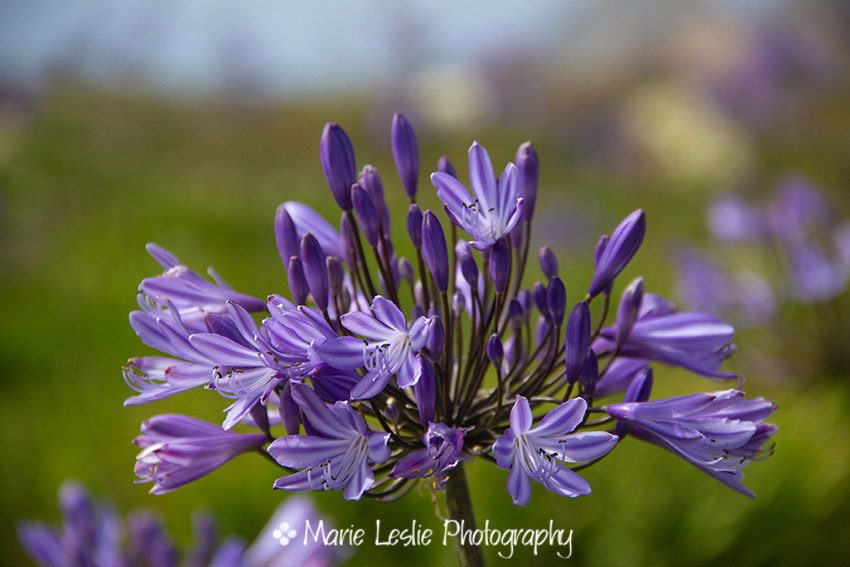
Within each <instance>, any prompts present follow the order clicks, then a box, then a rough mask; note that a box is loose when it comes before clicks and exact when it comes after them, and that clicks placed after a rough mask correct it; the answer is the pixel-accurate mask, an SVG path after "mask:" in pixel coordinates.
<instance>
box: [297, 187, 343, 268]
mask: <svg viewBox="0 0 850 567" xmlns="http://www.w3.org/2000/svg"><path fill="white" fill-rule="evenodd" d="M350 190H351V187H350V186H349V191H350ZM281 207H283V209H285V210H286V212H287V214H288V215H289V217H290V218H291V219H292V223H293V224H294V225H295V235H296V237H297V238H298V240H297V243H296V252H295V254H293V255H294V256H300V252H301V239H302V238H304V235H305V234H307V233H308V232H309V233H310V234H312V235H313V236H314V237H315V238H316V240H318V241H319V244H320V245H321V246H322V250H324V252H325V255H326V256H336V257H337V258H345V256H344V255H343V253H342V250H341V246H340V233H339V231H338V230H337V229H335V228H334V227H333V226H332V225H331V223H329V222H328V221H326V220H325V218H324V217H323V216H322V215H320V214H319V213H317V212H316V211H314V210H313V209H311V208H310V207H308V206H307V205H305V204H304V203H299V202H298V201H286V202H285V203H283V204H282V205H281ZM287 260H288V259H287Z"/></svg>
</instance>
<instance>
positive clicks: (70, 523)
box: [18, 481, 348, 567]
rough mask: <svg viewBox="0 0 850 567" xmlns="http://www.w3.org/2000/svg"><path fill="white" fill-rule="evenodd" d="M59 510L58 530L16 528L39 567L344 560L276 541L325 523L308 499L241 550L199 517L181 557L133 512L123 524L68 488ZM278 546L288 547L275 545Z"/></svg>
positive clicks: (331, 551) (224, 566) (284, 566)
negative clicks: (282, 530) (292, 528)
mask: <svg viewBox="0 0 850 567" xmlns="http://www.w3.org/2000/svg"><path fill="white" fill-rule="evenodd" d="M59 508H60V511H61V512H62V525H61V526H58V527H53V526H50V525H48V524H46V523H44V522H38V521H26V522H19V523H18V538H19V540H20V542H21V545H22V546H23V548H24V550H25V551H26V552H27V554H28V555H29V556H30V558H32V560H33V561H34V562H35V563H36V564H38V565H41V566H42V567H69V566H75V567H76V566H79V567H100V566H108V567H131V566H142V565H150V566H156V567H169V566H175V567H176V566H177V565H185V566H186V567H208V566H211V567H290V566H291V565H311V566H312V567H330V566H332V565H336V564H338V563H339V562H340V561H341V560H342V559H344V558H345V556H346V554H347V553H348V550H347V549H346V548H344V547H329V546H325V545H323V544H322V543H321V542H314V541H312V540H305V539H303V538H300V539H299V538H296V537H293V538H291V539H290V538H288V537H287V536H286V535H285V534H280V533H279V532H280V527H281V525H282V524H283V523H284V522H287V523H288V524H289V525H291V526H297V527H299V528H300V526H302V525H304V523H305V521H306V520H308V519H309V520H310V521H312V522H314V523H318V522H319V521H320V520H321V521H323V522H327V520H326V519H324V518H322V517H321V516H320V515H319V513H318V511H317V510H316V508H315V506H314V505H313V503H312V502H311V501H310V499H309V498H307V497H306V496H296V497H293V498H289V499H287V500H285V501H284V502H283V503H282V504H281V505H280V506H279V507H278V509H277V511H276V512H275V513H274V516H273V517H272V518H271V519H270V520H269V522H268V524H267V525H266V527H265V528H263V530H262V532H260V535H259V536H257V538H256V540H254V542H253V543H252V544H251V545H250V546H247V547H246V545H245V543H244V542H243V541H242V540H241V539H240V538H238V537H235V536H230V537H227V538H224V539H222V538H221V537H220V536H219V534H218V529H217V527H216V522H215V518H213V517H212V516H211V515H210V514H209V513H206V512H201V513H197V514H195V516H194V518H193V528H194V530H193V531H194V542H193V544H192V545H191V546H190V547H187V548H186V549H181V548H180V547H179V546H178V545H176V544H175V543H174V541H173V540H172V538H171V537H170V536H169V535H168V533H167V531H166V529H165V526H164V525H163V523H162V521H161V520H160V518H159V517H158V516H157V515H156V514H154V513H152V512H149V511H145V510H136V511H133V512H131V513H130V514H128V515H127V517H126V519H124V518H122V517H120V516H119V515H118V514H117V512H116V511H115V510H114V509H113V508H112V506H111V505H110V504H108V503H103V502H98V501H96V500H94V499H93V498H92V497H91V495H90V494H89V493H88V491H87V490H86V489H85V488H84V487H83V486H82V485H80V484H79V483H76V482H73V481H69V482H66V483H64V484H63V485H62V487H61V488H60V489H59ZM275 530H277V531H278V533H276V532H275ZM287 533H289V532H288V531H287ZM282 538H286V539H284V540H283V541H281V539H282ZM305 541H306V543H305Z"/></svg>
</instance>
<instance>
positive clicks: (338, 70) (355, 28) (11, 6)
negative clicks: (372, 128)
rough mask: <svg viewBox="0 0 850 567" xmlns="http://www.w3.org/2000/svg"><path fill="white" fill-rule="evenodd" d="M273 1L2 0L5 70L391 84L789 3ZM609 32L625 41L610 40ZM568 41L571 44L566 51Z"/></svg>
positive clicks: (166, 82) (580, 53) (273, 89)
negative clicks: (680, 18)
mask: <svg viewBox="0 0 850 567" xmlns="http://www.w3.org/2000/svg"><path fill="white" fill-rule="evenodd" d="M458 4H460V3H458V2H452V1H449V0H437V1H430V2H393V1H389V0H363V1H358V2H342V1H333V2H275V1H273V0H257V1H255V2H250V3H237V2H230V1H228V0H123V1H109V0H79V1H75V2H63V1H59V0H40V1H39V0H34V1H33V0H3V1H2V2H0V83H5V84H6V85H12V86H17V87H30V88H32V87H38V86H39V85H41V84H43V83H44V81H45V79H46V78H47V77H49V76H51V75H53V74H56V73H61V72H62V71H72V72H73V73H74V74H82V75H83V76H85V77H86V78H87V79H90V80H96V81H100V82H105V83H107V84H113V83H114V84H120V83H122V82H127V81H132V82H140V83H143V84H145V85H149V86H150V87H152V88H154V89H157V90H164V91H166V92H172V93H175V92H176V93H189V94H197V93H215V92H222V91H223V92H227V91H238V92H243V91H245V87H250V90H251V91H252V92H255V93H259V94H262V95H266V96H281V95H303V94H311V93H317V92H321V91H323V90H324V89H328V88H334V89H339V88H356V89H362V88H364V87H370V86H376V85H380V84H386V83H388V82H389V83H392V82H395V81H399V80H404V79H405V78H409V76H410V75H411V74H413V73H416V72H419V71H421V70H422V69H423V68H427V67H428V66H429V65H432V64H433V63H434V62H436V61H439V62H440V64H441V65H443V66H456V67H465V66H472V65H474V64H475V62H477V61H480V60H481V59H482V58H488V57H489V58H491V59H492V57H493V56H494V54H495V55H497V56H498V55H499V54H515V55H516V54H519V55H522V56H533V57H536V58H544V59H545V58H547V57H555V56H557V58H558V61H559V62H560V63H563V62H564V60H565V58H572V59H573V60H574V61H582V62H583V63H584V64H587V63H588V62H593V61H595V60H596V59H595V58H594V56H596V57H599V56H607V57H609V58H610V57H611V56H615V57H616V53H614V54H612V53H611V52H610V49H611V46H612V45H616V46H617V49H619V50H620V52H621V53H623V52H627V51H628V50H629V48H630V45H631V44H630V42H629V41H628V38H627V35H626V34H632V35H636V36H641V37H643V38H651V37H652V36H653V34H654V33H657V32H658V28H659V27H663V26H665V25H669V24H670V22H671V21H673V20H675V19H676V17H677V15H681V14H682V13H683V11H688V12H689V13H693V12H697V13H703V14H704V13H711V14H713V15H714V16H718V17H723V18H727V19H734V20H739V21H740V20H743V21H754V20H755V21H757V20H759V19H763V18H765V17H767V16H768V14H770V13H771V12H773V11H776V10H777V9H779V8H787V7H788V6H789V5H794V2H789V1H782V0H751V1H745V0H722V1H715V2H707V1H696V0H691V1H685V2H673V1H660V0H652V1H648V2H640V3H637V2H628V1H625V0H605V1H600V2H580V1H577V0H561V1H548V0H524V1H523V2H517V1H510V2H506V1H492V0H491V1H487V0H476V1H470V2H464V3H463V5H462V6H460V7H459V6H458ZM612 37H617V39H618V41H616V42H611V41H610V39H611V38H612ZM565 52H566V53H565Z"/></svg>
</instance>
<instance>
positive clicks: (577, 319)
mask: <svg viewBox="0 0 850 567" xmlns="http://www.w3.org/2000/svg"><path fill="white" fill-rule="evenodd" d="M588 350H590V308H589V307H588V306H587V302H586V301H581V302H579V303H577V304H576V306H575V307H573V310H572V312H571V313H570V318H569V319H568V320H567V339H566V355H565V363H566V370H567V383H569V384H573V383H575V382H576V380H578V379H579V377H580V374H581V370H582V367H583V366H584V361H585V360H586V359H587V351H588Z"/></svg>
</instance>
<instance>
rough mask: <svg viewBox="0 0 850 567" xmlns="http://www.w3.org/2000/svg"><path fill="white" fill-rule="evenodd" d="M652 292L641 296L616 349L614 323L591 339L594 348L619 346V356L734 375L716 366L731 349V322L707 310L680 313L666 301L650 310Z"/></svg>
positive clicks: (712, 375)
mask: <svg viewBox="0 0 850 567" xmlns="http://www.w3.org/2000/svg"><path fill="white" fill-rule="evenodd" d="M652 295H653V294H646V296H645V297H644V303H643V304H642V306H641V310H640V314H639V315H638V319H637V321H635V323H634V325H633V327H632V330H631V333H630V334H629V337H628V339H627V340H626V341H625V342H624V343H623V344H621V345H620V346H619V349H618V347H617V346H616V343H617V332H618V331H617V326H616V325H613V326H611V327H606V328H603V329H602V331H601V333H600V336H599V338H598V339H597V340H596V341H595V342H594V345H593V348H594V350H595V351H596V352H599V353H601V352H605V351H614V350H619V353H620V354H622V355H623V356H627V357H632V358H645V359H649V360H656V361H658V362H663V363H665V364H670V365H672V366H681V367H682V368H687V369H688V370H690V371H692V372H696V373H697V374H702V375H703V376H707V377H710V378H723V379H732V378H735V377H736V376H737V375H736V374H735V373H733V372H724V371H722V370H721V369H720V367H721V365H722V364H723V361H724V360H726V359H727V358H728V357H729V355H731V354H732V353H733V352H734V348H735V347H734V345H733V344H732V339H733V338H734V336H735V329H734V328H733V327H732V325H730V324H729V323H726V322H725V321H722V320H720V319H718V318H717V317H715V316H713V315H710V314H708V313H691V312H684V313H682V312H678V311H675V308H672V306H669V305H667V306H664V307H663V308H662V309H661V310H654V309H653V308H654V307H657V304H655V303H654V300H653V298H652V297H651V296H652ZM647 297H648V301H647ZM670 309H673V310H672V311H671V310H670Z"/></svg>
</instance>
